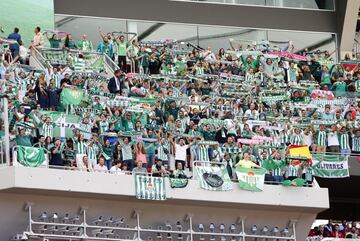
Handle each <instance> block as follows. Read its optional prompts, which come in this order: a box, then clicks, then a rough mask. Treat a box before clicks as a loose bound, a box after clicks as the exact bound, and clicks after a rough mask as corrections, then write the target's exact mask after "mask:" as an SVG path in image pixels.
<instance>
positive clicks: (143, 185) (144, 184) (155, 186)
mask: <svg viewBox="0 0 360 241" xmlns="http://www.w3.org/2000/svg"><path fill="white" fill-rule="evenodd" d="M135 196H136V198H137V199H147V200H166V188H165V178H163V177H150V176H143V175H135Z"/></svg>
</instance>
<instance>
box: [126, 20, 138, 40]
mask: <svg viewBox="0 0 360 241" xmlns="http://www.w3.org/2000/svg"><path fill="white" fill-rule="evenodd" d="M126 29H127V32H131V33H136V34H137V33H138V26H137V22H134V21H126ZM129 37H130V36H129Z"/></svg>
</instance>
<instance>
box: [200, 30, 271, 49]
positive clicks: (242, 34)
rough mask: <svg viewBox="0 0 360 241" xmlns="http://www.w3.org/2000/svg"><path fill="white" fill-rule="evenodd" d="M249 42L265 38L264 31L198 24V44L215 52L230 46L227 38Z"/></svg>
mask: <svg viewBox="0 0 360 241" xmlns="http://www.w3.org/2000/svg"><path fill="white" fill-rule="evenodd" d="M230 38H232V39H234V40H236V41H240V42H246V43H251V42H252V41H259V40H264V39H266V31H264V30H256V29H245V28H244V29H242V28H227V27H212V26H199V45H200V46H201V47H203V48H207V47H211V48H212V49H213V50H214V51H215V52H217V51H218V50H219V49H220V48H225V49H228V48H230V44H229V39H230Z"/></svg>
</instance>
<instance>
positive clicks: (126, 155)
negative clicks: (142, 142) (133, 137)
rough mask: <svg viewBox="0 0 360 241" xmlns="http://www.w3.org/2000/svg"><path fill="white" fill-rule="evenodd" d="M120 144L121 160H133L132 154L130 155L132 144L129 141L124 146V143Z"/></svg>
mask: <svg viewBox="0 0 360 241" xmlns="http://www.w3.org/2000/svg"><path fill="white" fill-rule="evenodd" d="M120 144H121V151H122V158H123V160H132V159H133V153H132V145H133V142H132V141H131V142H130V143H128V144H125V143H123V142H121V143H120Z"/></svg>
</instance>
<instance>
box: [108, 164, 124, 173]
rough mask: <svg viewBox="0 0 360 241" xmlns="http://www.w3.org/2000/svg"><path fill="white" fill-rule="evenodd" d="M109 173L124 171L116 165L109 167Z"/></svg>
mask: <svg viewBox="0 0 360 241" xmlns="http://www.w3.org/2000/svg"><path fill="white" fill-rule="evenodd" d="M110 173H111V174H118V175H124V174H125V172H124V171H123V170H121V168H118V167H117V166H112V167H111V168H110Z"/></svg>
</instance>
